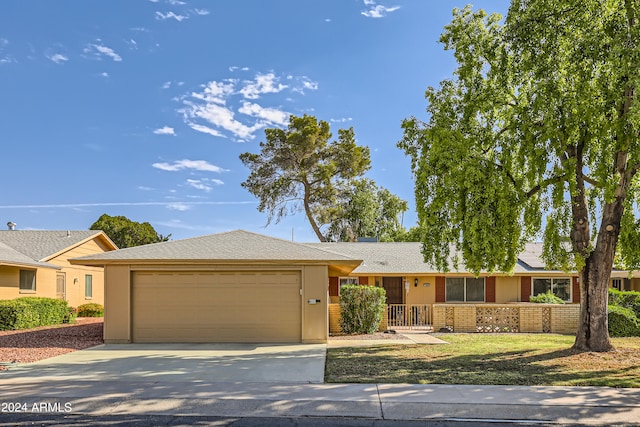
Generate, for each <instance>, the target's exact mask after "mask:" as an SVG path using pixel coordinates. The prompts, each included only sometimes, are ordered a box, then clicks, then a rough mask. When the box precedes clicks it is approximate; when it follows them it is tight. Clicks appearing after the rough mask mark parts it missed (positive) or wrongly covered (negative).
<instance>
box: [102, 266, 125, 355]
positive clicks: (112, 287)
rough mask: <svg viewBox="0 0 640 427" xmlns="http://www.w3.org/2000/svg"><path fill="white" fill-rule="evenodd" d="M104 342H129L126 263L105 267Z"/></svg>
mask: <svg viewBox="0 0 640 427" xmlns="http://www.w3.org/2000/svg"><path fill="white" fill-rule="evenodd" d="M104 279H105V297H104V342H105V343H107V344H109V343H111V344H122V343H128V342H131V271H130V269H129V266H128V265H125V266H120V265H110V266H107V267H106V268H105V272H104Z"/></svg>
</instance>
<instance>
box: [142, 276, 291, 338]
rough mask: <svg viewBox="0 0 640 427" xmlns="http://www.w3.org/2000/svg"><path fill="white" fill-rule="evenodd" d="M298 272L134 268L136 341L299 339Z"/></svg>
mask: <svg viewBox="0 0 640 427" xmlns="http://www.w3.org/2000/svg"><path fill="white" fill-rule="evenodd" d="M300 304H301V296H300V273H299V272H290V271H282V272H229V273H223V272H136V273H134V277H133V290H132V301H131V306H132V311H133V312H132V316H131V318H132V322H133V325H132V329H133V330H132V332H133V341H134V342H300V341H301V330H302V327H301V305H300Z"/></svg>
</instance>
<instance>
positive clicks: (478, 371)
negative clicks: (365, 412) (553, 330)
mask: <svg viewBox="0 0 640 427" xmlns="http://www.w3.org/2000/svg"><path fill="white" fill-rule="evenodd" d="M439 338H441V339H443V340H445V341H447V342H448V343H449V344H443V345H397V344H396V345H394V344H388V345H377V346H373V347H345V348H330V349H329V350H328V354H327V366H326V371H325V381H326V382H329V383H411V384H501V385H573V386H578V385H579V386H609V387H640V338H612V341H613V344H614V345H615V346H616V348H617V350H616V351H615V352H609V353H590V352H587V353H580V352H576V351H573V350H570V347H571V346H572V345H573V342H574V340H575V337H573V336H569V335H554V334H444V335H440V336H439Z"/></svg>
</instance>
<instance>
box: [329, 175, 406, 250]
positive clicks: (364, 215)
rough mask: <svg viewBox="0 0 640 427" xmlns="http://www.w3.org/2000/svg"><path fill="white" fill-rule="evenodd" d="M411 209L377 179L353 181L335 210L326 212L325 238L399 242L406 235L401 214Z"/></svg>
mask: <svg viewBox="0 0 640 427" xmlns="http://www.w3.org/2000/svg"><path fill="white" fill-rule="evenodd" d="M408 208H409V207H408V205H407V202H406V201H405V200H402V199H401V198H399V197H398V196H396V195H395V194H392V193H391V192H390V191H389V190H387V189H386V188H383V187H378V186H377V185H376V183H375V182H374V181H373V180H371V179H358V180H352V181H349V182H348V183H347V186H346V187H345V188H343V189H342V190H341V191H340V193H339V197H338V202H337V203H336V204H335V205H334V207H333V208H331V209H328V210H327V211H326V213H327V215H328V216H327V218H325V221H326V223H327V224H328V227H327V230H326V232H325V233H324V235H325V237H326V238H327V240H329V241H342V242H352V241H356V240H357V239H358V237H377V238H378V240H380V241H395V240H397V239H399V238H401V236H403V235H404V228H403V227H402V224H401V223H400V215H401V214H403V213H404V212H406V211H407V209H408Z"/></svg>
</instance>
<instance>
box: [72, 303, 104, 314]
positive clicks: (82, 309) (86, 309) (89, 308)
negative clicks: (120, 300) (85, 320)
mask: <svg viewBox="0 0 640 427" xmlns="http://www.w3.org/2000/svg"><path fill="white" fill-rule="evenodd" d="M102 316H104V307H103V306H102V305H100V304H96V303H94V302H91V303H88V304H82V305H80V306H78V317H102Z"/></svg>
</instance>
